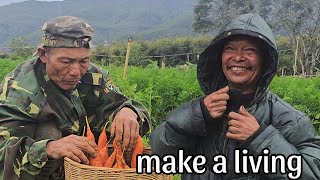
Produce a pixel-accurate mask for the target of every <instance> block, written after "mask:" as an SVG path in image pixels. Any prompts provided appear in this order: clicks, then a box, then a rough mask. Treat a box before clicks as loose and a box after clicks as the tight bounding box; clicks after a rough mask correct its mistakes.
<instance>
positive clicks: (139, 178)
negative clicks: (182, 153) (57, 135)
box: [64, 148, 172, 180]
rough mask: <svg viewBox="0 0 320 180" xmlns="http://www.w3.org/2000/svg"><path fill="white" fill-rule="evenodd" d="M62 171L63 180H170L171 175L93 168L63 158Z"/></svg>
mask: <svg viewBox="0 0 320 180" xmlns="http://www.w3.org/2000/svg"><path fill="white" fill-rule="evenodd" d="M144 153H145V154H150V153H151V149H150V148H145V149H144ZM64 169H65V179H66V180H75V179H83V180H87V179H92V180H99V179H109V180H116V179H117V180H118V179H123V180H127V179H134V180H171V179H172V175H165V174H137V173H136V170H135V169H116V168H105V167H93V166H88V165H84V164H79V163H77V162H74V161H72V160H71V159H69V158H67V157H65V158H64Z"/></svg>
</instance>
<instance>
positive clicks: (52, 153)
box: [46, 135, 97, 164]
mask: <svg viewBox="0 0 320 180" xmlns="http://www.w3.org/2000/svg"><path fill="white" fill-rule="evenodd" d="M46 152H47V156H48V157H50V158H53V159H61V158H63V157H68V158H70V159H72V160H73V161H76V162H78V163H81V162H82V163H83V164H89V160H88V157H87V156H86V155H85V154H88V155H89V156H91V157H96V156H97V144H96V143H95V142H92V141H89V140H88V138H87V137H82V136H77V135H69V136H66V137H63V138H61V139H58V140H55V141H49V142H48V143H47V147H46Z"/></svg>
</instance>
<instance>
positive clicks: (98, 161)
mask: <svg viewBox="0 0 320 180" xmlns="http://www.w3.org/2000/svg"><path fill="white" fill-rule="evenodd" d="M86 123H87V138H88V139H89V140H90V141H93V142H96V140H95V138H94V135H93V133H92V131H91V129H90V125H89V122H88V118H87V116H86ZM89 164H90V165H91V166H99V167H101V166H102V162H101V159H100V157H99V156H97V157H95V158H92V157H89Z"/></svg>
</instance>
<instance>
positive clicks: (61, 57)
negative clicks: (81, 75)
mask: <svg viewBox="0 0 320 180" xmlns="http://www.w3.org/2000/svg"><path fill="white" fill-rule="evenodd" d="M58 59H59V60H62V59H67V60H71V61H76V60H77V59H75V58H71V57H67V56H60V57H58ZM85 59H90V56H87V57H84V58H82V59H80V60H79V61H81V60H85Z"/></svg>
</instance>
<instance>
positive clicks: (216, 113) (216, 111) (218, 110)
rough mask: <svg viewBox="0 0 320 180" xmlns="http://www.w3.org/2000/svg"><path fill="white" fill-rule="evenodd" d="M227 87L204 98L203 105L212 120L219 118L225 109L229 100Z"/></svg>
mask: <svg viewBox="0 0 320 180" xmlns="http://www.w3.org/2000/svg"><path fill="white" fill-rule="evenodd" d="M228 91H229V86H226V87H224V88H222V89H219V90H218V91H215V92H213V93H211V94H210V95H208V96H207V97H205V98H204V105H205V106H206V107H207V109H208V111H209V113H210V115H211V116H212V117H213V118H219V117H221V116H222V115H223V113H224V112H225V111H226V109H227V101H228V100H229V95H228Z"/></svg>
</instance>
